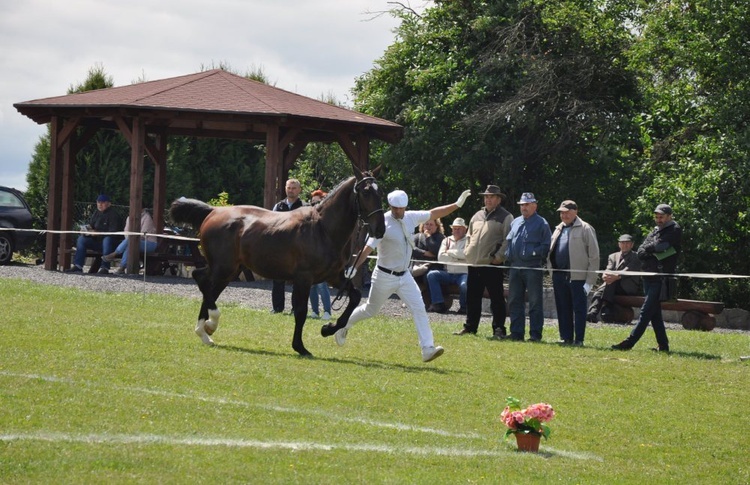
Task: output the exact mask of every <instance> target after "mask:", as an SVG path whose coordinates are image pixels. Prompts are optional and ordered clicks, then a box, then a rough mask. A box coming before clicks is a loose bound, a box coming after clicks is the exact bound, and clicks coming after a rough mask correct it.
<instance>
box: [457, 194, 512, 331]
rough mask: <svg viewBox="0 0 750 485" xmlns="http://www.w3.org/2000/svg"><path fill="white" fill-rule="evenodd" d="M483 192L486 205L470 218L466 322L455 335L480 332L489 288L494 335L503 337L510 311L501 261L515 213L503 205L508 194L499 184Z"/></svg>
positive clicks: (467, 245)
mask: <svg viewBox="0 0 750 485" xmlns="http://www.w3.org/2000/svg"><path fill="white" fill-rule="evenodd" d="M480 195H482V196H484V207H483V208H481V209H480V210H479V211H477V213H476V214H474V215H473V216H472V218H471V220H470V221H469V230H468V238H469V242H468V243H467V244H466V262H467V263H469V265H470V266H469V271H468V276H467V279H466V322H465V323H464V326H463V328H461V329H460V330H458V331H457V332H454V335H465V334H467V333H469V334H476V333H477V329H478V328H479V320H480V318H481V316H482V297H483V296H484V290H485V288H486V289H487V293H488V294H489V297H490V311H491V312H492V335H493V337H495V338H503V337H505V336H506V334H507V332H506V330H505V318H506V316H507V314H508V312H507V309H506V306H505V295H504V294H503V276H504V275H503V269H502V267H500V265H502V263H503V262H504V261H505V247H506V246H507V244H508V243H507V241H506V239H505V237H506V236H507V235H508V231H509V230H510V224H511V222H513V216H512V215H511V213H510V212H508V211H507V210H505V208H503V207H502V203H503V201H504V200H505V194H503V193H502V192H501V191H500V187H498V186H497V185H488V186H487V190H485V191H484V192H481V193H480Z"/></svg>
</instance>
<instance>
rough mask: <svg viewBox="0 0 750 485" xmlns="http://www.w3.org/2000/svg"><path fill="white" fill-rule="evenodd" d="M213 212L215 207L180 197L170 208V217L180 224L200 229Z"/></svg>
mask: <svg viewBox="0 0 750 485" xmlns="http://www.w3.org/2000/svg"><path fill="white" fill-rule="evenodd" d="M213 210H214V208H213V207H211V206H210V205H208V204H206V203H205V202H202V201H200V200H196V199H186V198H185V197H180V198H179V199H177V200H175V201H174V202H172V205H171V206H170V207H169V216H170V217H171V218H172V220H173V221H174V222H176V223H178V224H185V223H188V224H191V225H192V226H193V228H195V229H200V227H201V224H203V221H204V220H205V219H206V217H208V215H209V214H210V213H211V212H212V211H213Z"/></svg>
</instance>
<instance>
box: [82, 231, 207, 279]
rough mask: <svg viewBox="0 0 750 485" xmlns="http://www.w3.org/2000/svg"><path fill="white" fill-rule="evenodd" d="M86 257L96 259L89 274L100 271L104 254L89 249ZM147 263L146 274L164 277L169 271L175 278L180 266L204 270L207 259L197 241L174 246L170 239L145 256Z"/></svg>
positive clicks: (141, 255) (141, 258)
mask: <svg viewBox="0 0 750 485" xmlns="http://www.w3.org/2000/svg"><path fill="white" fill-rule="evenodd" d="M162 241H164V242H162ZM185 253H188V254H185ZM86 257H87V258H89V257H90V258H93V259H94V261H93V263H92V264H91V266H90V267H89V271H88V272H89V273H96V272H97V271H99V268H100V267H101V264H102V253H101V252H100V251H94V250H92V249H89V250H87V251H86ZM140 260H141V262H143V261H144V254H143V253H140ZM145 261H146V265H145V272H146V274H147V275H149V276H162V275H165V274H167V271H169V272H171V273H172V275H173V276H174V275H177V268H178V265H179V264H186V265H188V266H195V267H196V268H202V267H203V266H205V265H206V259H205V258H204V257H203V255H202V254H201V252H200V250H199V249H198V243H197V242H196V241H180V243H179V244H173V243H171V242H170V241H169V240H168V239H160V242H159V244H157V247H156V251H155V252H153V253H148V254H147V255H145Z"/></svg>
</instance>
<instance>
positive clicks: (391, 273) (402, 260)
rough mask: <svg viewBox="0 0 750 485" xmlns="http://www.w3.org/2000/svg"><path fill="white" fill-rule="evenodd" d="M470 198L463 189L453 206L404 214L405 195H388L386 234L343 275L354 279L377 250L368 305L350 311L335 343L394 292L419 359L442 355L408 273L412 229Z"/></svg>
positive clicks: (400, 192) (369, 243) (368, 245)
mask: <svg viewBox="0 0 750 485" xmlns="http://www.w3.org/2000/svg"><path fill="white" fill-rule="evenodd" d="M470 195H471V191H470V190H465V191H464V192H463V193H462V194H461V196H460V197H459V198H458V200H457V201H456V202H455V203H453V204H449V205H444V206H442V207H435V208H434V209H431V210H428V211H411V210H410V211H407V210H406V206H407V205H408V203H409V197H408V196H407V195H406V192H404V191H403V190H395V191H393V192H391V193H390V194H388V205H390V207H391V210H390V211H388V212H386V213H385V234H384V235H383V237H382V238H381V239H375V238H374V237H371V238H370V239H368V240H367V243H366V244H365V247H364V249H363V250H362V253H361V254H360V256H359V258H357V261H355V262H354V265H353V266H350V267H349V268H347V269H346V272H345V276H346V277H347V278H352V277H354V275H355V274H356V273H357V268H359V266H360V265H361V264H362V263H363V262H364V261H365V260H366V259H367V257H368V256H369V255H370V253H372V251H373V250H375V249H376V248H377V250H378V259H377V265H376V266H375V271H373V273H372V277H371V279H370V296H369V297H368V299H367V303H364V304H362V305H360V306H359V307H357V308H356V309H355V310H354V312H352V315H351V317H349V321H348V322H347V323H346V326H345V327H344V328H342V329H340V330H339V331H337V332H336V334H335V338H336V343H337V344H339V345H344V344H345V343H346V335H347V333H348V331H349V329H351V328H352V326H353V325H354V324H355V323H357V322H358V321H360V320H364V319H366V318H370V317H372V316H373V315H375V314H377V313H378V312H379V311H380V308H381V307H382V306H383V304H384V303H385V301H386V300H387V299H388V298H389V297H390V296H391V295H392V294H393V293H395V294H397V295H398V297H399V298H400V299H401V301H403V302H404V303H405V304H406V306H407V307H408V308H409V310H410V311H411V313H412V315H413V317H414V326H415V327H416V329H417V337H418V338H419V345H420V347H421V348H422V360H423V361H424V362H430V361H431V360H434V359H436V358H438V357H440V356H441V355H442V354H443V348H442V347H440V346H438V347H435V342H434V340H433V337H432V328H430V322H429V320H428V318H427V311H426V310H425V306H424V301H423V300H422V293H421V292H420V291H419V286H417V283H416V281H414V277H412V275H411V272H410V271H409V264H410V260H411V253H412V249H413V246H412V245H413V244H414V242H413V239H412V236H413V234H414V229H415V228H416V227H417V226H418V225H419V224H420V223H422V222H425V221H429V220H432V219H439V218H441V217H445V216H447V215H448V214H450V213H451V212H453V211H455V210H456V209H458V208H459V207H461V206H463V205H464V202H466V199H467V198H468V197H469V196H470Z"/></svg>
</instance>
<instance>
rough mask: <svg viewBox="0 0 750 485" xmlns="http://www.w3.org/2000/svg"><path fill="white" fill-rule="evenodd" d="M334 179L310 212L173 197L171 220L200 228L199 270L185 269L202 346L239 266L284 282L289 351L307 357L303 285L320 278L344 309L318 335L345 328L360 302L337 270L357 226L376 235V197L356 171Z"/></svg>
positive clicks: (306, 288)
mask: <svg viewBox="0 0 750 485" xmlns="http://www.w3.org/2000/svg"><path fill="white" fill-rule="evenodd" d="M353 168H354V172H355V176H354V177H350V178H349V179H347V180H345V181H343V182H341V183H340V184H339V185H338V186H337V187H336V188H334V189H333V190H332V191H331V193H330V194H328V197H326V198H325V199H324V200H323V202H321V203H320V204H318V205H317V206H315V207H309V206H306V207H301V208H299V209H297V210H294V211H290V212H273V211H269V210H266V209H263V208H260V207H254V206H231V207H211V206H209V205H208V204H206V203H204V202H201V201H199V200H194V199H184V198H182V199H178V200H175V201H174V202H173V203H172V206H171V207H170V209H169V213H170V216H171V217H172V219H173V220H174V221H175V222H177V223H190V224H192V225H193V227H196V228H198V227H199V228H200V239H201V246H202V248H203V252H204V254H205V256H206V261H207V263H208V264H207V266H206V267H205V268H199V269H196V270H195V271H193V278H194V279H195V281H196V282H198V287H199V288H200V290H201V293H203V303H202V304H201V309H200V313H199V314H198V323H197V325H196V327H195V333H196V334H197V335H198V336H199V337H200V338H201V340H202V341H203V343H204V344H207V345H213V343H214V342H213V340H212V339H211V337H210V335H212V334H213V333H214V331H215V330H216V328H217V326H218V324H219V315H220V312H219V310H218V308H217V307H216V300H217V299H218V298H219V295H220V294H221V292H222V291H224V288H226V287H227V285H228V284H229V282H230V281H233V280H234V279H235V278H236V277H237V275H238V273H239V271H240V268H241V267H245V268H248V269H250V270H252V271H254V272H255V273H256V274H259V275H261V276H263V277H265V278H270V279H274V280H286V281H292V285H293V286H292V288H293V291H292V307H293V308H294V321H295V326H294V337H293V339H292V348H293V349H294V350H296V351H297V352H298V353H299V354H300V355H303V356H310V355H311V354H310V352H308V351H307V349H306V348H305V346H304V344H303V343H302V328H303V327H304V325H305V320H306V319H307V299H308V298H309V296H310V287H311V286H312V285H313V284H317V283H320V282H323V281H326V282H328V283H329V284H331V285H333V286H334V287H335V288H339V287H341V286H342V285H344V284H345V285H346V286H345V290H346V291H347V293H348V295H349V304H348V305H347V307H346V310H345V311H344V313H343V314H342V315H341V316H340V317H339V318H338V320H337V322H336V325H325V326H324V327H323V329H322V331H321V332H322V333H323V335H324V336H328V335H332V334H333V333H335V332H336V330H338V329H339V328H341V327H343V326H344V325H346V322H347V321H348V320H349V316H350V315H351V313H352V311H354V308H355V307H356V306H357V304H358V303H359V300H360V299H361V294H360V292H359V291H358V290H357V289H355V288H354V286H353V285H352V284H351V281H348V280H345V278H344V271H343V270H344V266H345V265H346V263H347V261H349V259H350V257H351V254H350V253H351V251H352V249H351V247H350V240H351V239H352V238H353V237H354V231H355V229H356V228H357V221H358V220H361V221H363V222H364V223H365V224H367V225H368V226H369V232H370V234H372V235H374V236H375V237H382V236H383V233H385V221H384V219H383V206H382V204H383V194H382V191H381V190H380V189H379V188H378V185H377V181H376V180H375V178H374V177H375V174H376V173H377V172H378V169H379V167H378V169H375V170H373V172H372V173H370V172H365V173H364V174H363V173H362V172H360V171H359V170H358V169H357V168H356V167H353Z"/></svg>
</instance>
